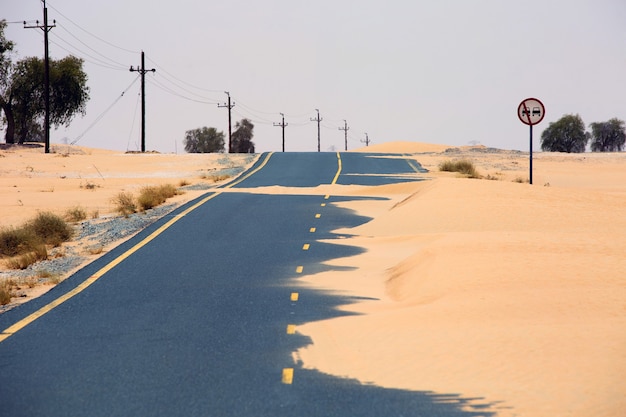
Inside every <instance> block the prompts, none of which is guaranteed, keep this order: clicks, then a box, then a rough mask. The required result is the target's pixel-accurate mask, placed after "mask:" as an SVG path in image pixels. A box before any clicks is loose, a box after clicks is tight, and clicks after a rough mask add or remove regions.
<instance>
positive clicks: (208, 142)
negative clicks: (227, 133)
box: [183, 127, 224, 153]
mask: <svg viewBox="0 0 626 417" xmlns="http://www.w3.org/2000/svg"><path fill="white" fill-rule="evenodd" d="M183 143H184V145H185V151H187V152H189V153H211V152H224V132H218V131H217V129H215V128H214V127H202V128H200V129H194V130H188V131H186V132H185V139H184V140H183Z"/></svg>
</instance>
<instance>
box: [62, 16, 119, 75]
mask: <svg viewBox="0 0 626 417" xmlns="http://www.w3.org/2000/svg"><path fill="white" fill-rule="evenodd" d="M59 27H60V28H61V29H63V30H64V31H65V32H67V33H68V34H69V35H70V36H71V37H72V38H74V39H76V40H77V41H78V42H80V43H81V44H82V45H83V46H85V47H86V48H87V49H89V50H91V51H93V52H95V53H96V54H98V55H100V56H101V57H102V58H104V59H106V60H108V61H111V62H113V63H115V64H117V65H119V67H120V68H125V67H126V65H124V64H122V63H119V62H117V61H115V60H114V59H111V58H109V57H107V56H106V55H104V54H102V53H100V52H98V51H96V50H95V49H93V48H92V47H91V46H89V45H87V44H86V43H85V42H83V41H82V40H81V39H80V38H78V37H77V36H76V35H74V34H73V33H72V32H70V31H69V30H67V29H66V28H65V26H63V25H61V24H59ZM57 37H58V38H59V39H62V38H61V37H60V36H58V35H57ZM62 40H63V39H62ZM63 41H64V42H66V43H67V44H69V42H67V41H65V40H63ZM74 48H76V47H74ZM76 49H77V50H78V48H76ZM83 53H84V52H83ZM92 58H93V57H92ZM94 59H95V58H94Z"/></svg>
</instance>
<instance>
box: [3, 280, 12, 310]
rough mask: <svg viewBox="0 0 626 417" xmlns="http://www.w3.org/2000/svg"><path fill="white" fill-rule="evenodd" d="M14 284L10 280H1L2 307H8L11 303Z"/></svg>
mask: <svg viewBox="0 0 626 417" xmlns="http://www.w3.org/2000/svg"><path fill="white" fill-rule="evenodd" d="M11 287H12V284H11V282H10V281H8V280H0V305H6V304H9V303H10V302H11V295H12V293H11Z"/></svg>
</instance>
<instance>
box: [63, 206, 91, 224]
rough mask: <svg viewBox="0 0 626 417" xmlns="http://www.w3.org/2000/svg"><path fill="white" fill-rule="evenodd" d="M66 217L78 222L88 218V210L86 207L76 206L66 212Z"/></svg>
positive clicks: (70, 220) (68, 219)
mask: <svg viewBox="0 0 626 417" xmlns="http://www.w3.org/2000/svg"><path fill="white" fill-rule="evenodd" d="M65 218H66V219H67V221H68V222H73V223H78V222H82V221H83V220H85V219H86V218H87V212H86V211H85V209H84V208H82V207H79V206H76V207H72V208H70V209H68V210H67V211H66V212H65Z"/></svg>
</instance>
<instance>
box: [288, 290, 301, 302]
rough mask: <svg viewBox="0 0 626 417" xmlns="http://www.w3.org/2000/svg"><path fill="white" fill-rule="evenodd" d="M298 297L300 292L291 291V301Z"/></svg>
mask: <svg viewBox="0 0 626 417" xmlns="http://www.w3.org/2000/svg"><path fill="white" fill-rule="evenodd" d="M298 298H300V294H298V293H297V292H292V293H291V297H290V299H291V301H298Z"/></svg>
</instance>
